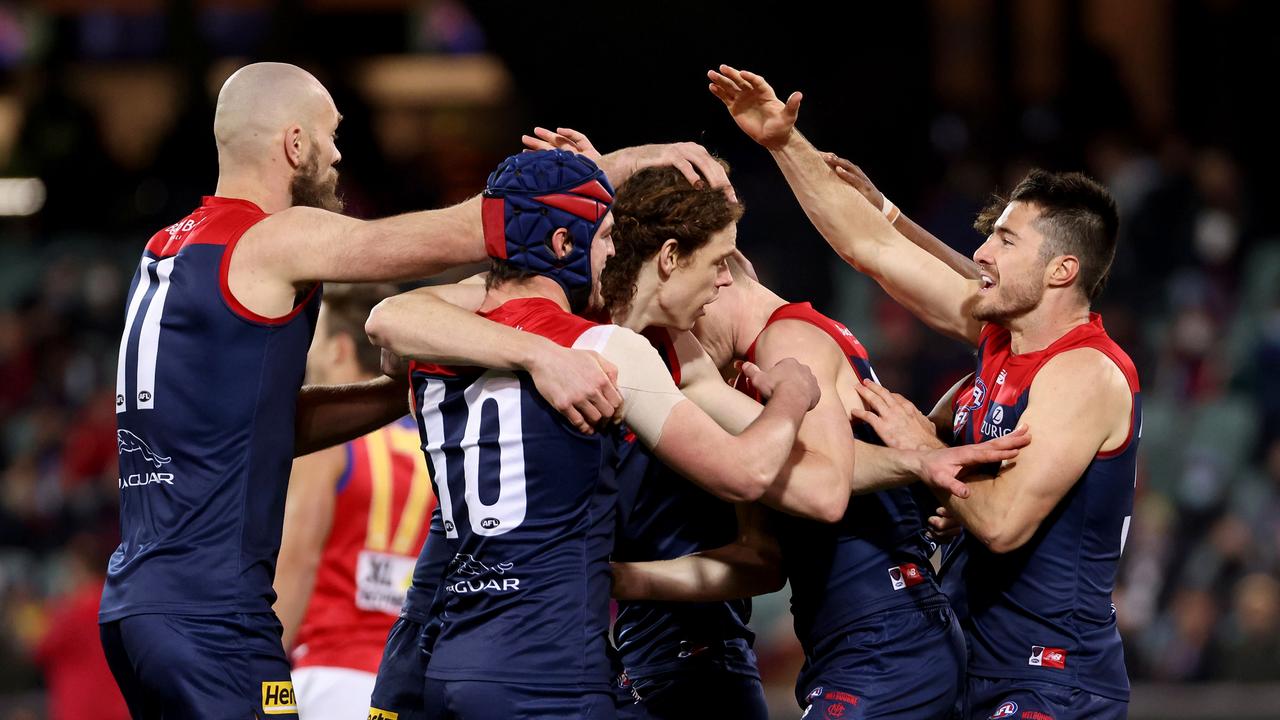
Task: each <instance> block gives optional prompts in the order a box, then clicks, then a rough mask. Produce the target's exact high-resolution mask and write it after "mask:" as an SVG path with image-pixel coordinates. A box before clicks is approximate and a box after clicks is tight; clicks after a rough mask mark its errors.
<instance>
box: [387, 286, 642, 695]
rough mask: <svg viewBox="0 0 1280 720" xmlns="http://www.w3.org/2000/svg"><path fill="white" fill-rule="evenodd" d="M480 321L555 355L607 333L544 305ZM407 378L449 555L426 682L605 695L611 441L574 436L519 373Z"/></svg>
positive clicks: (436, 536) (428, 373) (455, 372)
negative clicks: (555, 350)
mask: <svg viewBox="0 0 1280 720" xmlns="http://www.w3.org/2000/svg"><path fill="white" fill-rule="evenodd" d="M486 315H487V317H488V318H489V319H490V320H493V321H495V322H499V323H502V324H504V325H509V326H512V327H516V328H519V329H522V330H524V331H526V332H532V333H535V334H538V335H543V336H545V337H547V338H550V339H551V340H554V341H556V342H558V343H560V344H562V345H565V346H571V345H574V344H575V343H576V344H579V345H591V344H594V343H597V342H599V343H601V344H603V342H604V340H605V339H606V338H607V337H608V334H609V333H611V332H612V331H614V330H616V329H617V328H616V327H614V326H608V325H595V324H593V323H591V322H588V321H586V320H583V319H582V318H579V317H576V316H574V315H571V314H569V313H568V312H565V311H564V310H562V309H561V308H560V307H559V306H557V305H556V304H555V303H554V302H551V301H550V300H546V299H543V298H528V299H520V300H512V301H510V302H507V303H505V304H503V305H502V306H500V307H498V308H497V309H495V310H493V311H492V312H489V313H487V314H486ZM410 376H411V380H412V384H413V400H414V409H415V414H416V417H417V419H418V425H419V429H420V431H421V435H422V446H423V449H424V451H425V452H426V456H427V462H428V463H429V464H430V466H431V479H432V484H433V485H434V486H435V490H436V497H437V498H438V501H439V502H438V507H439V508H440V515H441V520H442V530H443V532H433V533H432V534H431V536H430V540H429V541H428V542H427V547H428V549H429V552H431V551H432V549H433V548H434V546H435V544H436V542H437V541H440V540H443V541H444V542H445V543H446V544H447V547H448V556H449V562H448V565H447V567H446V568H445V574H444V578H443V580H442V583H441V586H440V588H439V591H438V593H437V594H438V595H439V597H440V600H441V601H440V603H439V618H440V624H441V629H440V634H439V637H438V638H437V639H436V641H435V645H434V647H433V648H432V652H431V661H430V664H429V665H428V668H427V675H428V677H431V678H434V679H438V680H480V681H499V682H510V681H513V680H514V679H519V681H520V682H524V683H529V684H536V685H556V686H573V687H577V688H582V689H595V688H598V689H600V690H608V688H609V682H610V667H609V661H608V658H607V656H606V648H607V644H608V637H607V633H608V628H609V588H610V582H611V575H610V571H609V552H610V550H611V549H612V547H613V535H614V523H615V518H614V513H615V504H616V502H617V485H616V477H615V471H616V464H617V456H618V452H619V444H620V443H621V440H620V438H619V437H618V433H616V432H611V433H608V434H593V435H583V434H581V433H579V432H578V431H577V430H575V429H574V428H573V427H572V426H571V425H569V423H568V422H567V421H566V420H565V419H564V418H563V417H562V416H561V415H560V413H558V412H557V411H556V410H555V409H554V408H553V407H551V406H550V405H549V404H548V403H547V402H546V401H545V400H544V399H543V398H542V397H541V396H540V395H539V394H538V392H537V389H536V388H535V387H534V384H533V381H532V380H531V379H530V378H529V376H528V375H527V374H524V373H512V372H503V371H496V370H482V369H479V368H461V367H453V368H450V367H441V366H436V365H425V364H420V363H415V364H414V365H413V366H412V369H411V371H410Z"/></svg>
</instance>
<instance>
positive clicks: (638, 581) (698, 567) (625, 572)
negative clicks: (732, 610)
mask: <svg viewBox="0 0 1280 720" xmlns="http://www.w3.org/2000/svg"><path fill="white" fill-rule="evenodd" d="M783 580H784V579H783V578H782V577H781V568H780V567H779V565H778V564H777V562H776V560H775V559H774V558H772V557H769V556H767V555H766V554H764V553H762V552H761V551H760V550H758V549H756V548H753V547H751V546H748V545H743V544H739V543H735V544H733V545H727V546H725V547H722V548H716V549H714V550H707V551H705V552H701V553H697V554H695V555H687V556H685V557H681V558H675V559H674V560H655V561H651V562H640V563H614V564H613V596H614V597H615V598H617V599H619V600H658V601H668V602H719V601H725V600H737V599H739V598H749V597H753V596H755V595H763V594H765V593H769V592H773V591H775V590H777V589H778V588H779V587H781V586H782V583H783Z"/></svg>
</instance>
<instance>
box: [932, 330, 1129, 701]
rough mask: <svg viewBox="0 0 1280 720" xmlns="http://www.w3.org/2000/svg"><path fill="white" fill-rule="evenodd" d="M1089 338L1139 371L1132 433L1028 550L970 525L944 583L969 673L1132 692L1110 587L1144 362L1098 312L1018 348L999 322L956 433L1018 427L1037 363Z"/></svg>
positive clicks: (1091, 468)
mask: <svg viewBox="0 0 1280 720" xmlns="http://www.w3.org/2000/svg"><path fill="white" fill-rule="evenodd" d="M1079 348H1093V349H1094V350H1097V351H1098V352H1100V353H1102V354H1103V355H1105V356H1107V357H1108V358H1109V359H1110V360H1111V361H1112V362H1114V363H1115V364H1116V366H1117V367H1119V368H1120V370H1121V372H1123V373H1124V376H1125V378H1126V379H1127V380H1128V382H1129V388H1130V390H1131V391H1132V393H1133V417H1132V419H1131V422H1130V427H1129V439H1128V440H1127V441H1126V442H1125V443H1124V444H1123V445H1121V446H1120V447H1118V448H1116V449H1115V450H1113V451H1110V452H1106V453H1099V454H1098V455H1097V456H1096V457H1095V458H1094V459H1093V461H1092V462H1091V463H1090V464H1089V465H1088V467H1086V468H1085V471H1084V474H1083V475H1081V476H1080V479H1079V480H1078V481H1076V484H1075V485H1074V486H1073V487H1072V488H1071V490H1070V491H1068V492H1067V494H1066V496H1065V497H1063V498H1062V500H1060V501H1059V502H1058V505H1057V507H1055V508H1054V509H1053V511H1052V512H1051V513H1050V514H1049V516H1048V517H1046V518H1045V519H1044V522H1043V523H1041V525H1040V527H1039V529H1038V530H1036V533H1035V535H1033V536H1032V538H1031V540H1029V541H1028V542H1027V543H1026V544H1025V545H1023V546H1022V547H1020V548H1018V549H1017V550H1014V551H1013V552H1010V553H1006V554H1003V555H999V554H996V553H993V552H991V551H990V550H988V549H987V548H986V546H984V545H983V544H982V543H980V542H978V540H977V539H975V538H974V537H972V536H968V535H966V536H963V537H962V538H961V539H959V540H957V541H956V542H954V543H953V544H952V545H951V547H949V548H948V552H947V554H946V557H945V559H944V561H943V587H944V589H945V590H946V592H947V594H948V595H949V596H950V597H951V598H952V602H953V605H954V606H955V607H956V610H957V613H958V614H959V615H960V617H961V623H962V625H963V627H964V630H965V636H966V637H967V638H968V641H969V648H970V660H969V674H970V675H972V676H978V677H984V678H992V679H1000V680H1017V679H1031V680H1038V681H1045V682H1052V683H1057V684H1060V685H1065V686H1069V687H1074V688H1079V689H1081V690H1084V691H1085V692H1089V693H1093V694H1096V695H1101V696H1103V697H1107V698H1113V699H1116V700H1127V699H1128V697H1129V680H1128V676H1127V674H1126V673H1125V665H1124V651H1123V648H1122V647H1121V645H1120V633H1119V631H1118V630H1117V629H1116V615H1115V605H1113V604H1112V601H1111V593H1112V590H1113V588H1114V587H1115V580H1116V568H1117V565H1118V564H1119V562H1120V553H1121V551H1122V550H1123V549H1124V541H1125V537H1126V536H1127V535H1128V532H1129V519H1130V516H1131V515H1132V512H1133V497H1134V490H1135V485H1136V482H1137V455H1138V439H1139V437H1140V436H1141V427H1142V405H1141V398H1140V395H1139V388H1138V373H1137V370H1135V369H1134V366H1133V362H1132V361H1131V360H1130V359H1129V356H1128V355H1126V354H1125V352H1124V351H1123V350H1121V349H1120V346H1118V345H1116V343H1115V342H1113V341H1112V340H1111V338H1110V337H1108V336H1107V333H1106V330H1105V329H1103V327H1102V319H1101V318H1100V317H1099V316H1098V315H1097V314H1096V313H1095V314H1092V315H1090V319H1089V322H1088V323H1085V324H1083V325H1080V326H1078V327H1076V328H1073V329H1072V330H1071V331H1070V332H1068V333H1067V334H1066V335H1064V336H1063V337H1061V338H1059V339H1058V340H1057V341H1056V342H1054V343H1053V344H1051V345H1050V346H1049V347H1047V348H1044V349H1043V350H1039V351H1036V352H1030V353H1022V354H1019V355H1015V354H1013V353H1012V351H1011V349H1010V335H1009V331H1008V330H1006V329H1004V328H1002V327H999V326H997V325H994V324H988V325H987V326H986V327H985V328H983V330H982V334H981V337H980V340H979V345H978V371H977V374H976V375H975V376H974V379H973V380H972V381H971V382H970V383H969V385H968V386H967V387H965V388H961V390H960V391H959V392H957V394H956V401H955V408H954V409H955V427H954V430H955V442H956V443H977V442H982V441H984V440H989V439H991V438H994V437H999V436H1002V435H1005V434H1007V433H1009V432H1011V431H1013V430H1014V429H1015V428H1016V427H1017V426H1018V420H1019V418H1020V417H1021V416H1022V413H1023V411H1024V410H1025V409H1026V407H1027V401H1028V398H1029V395H1030V392H1031V383H1032V381H1033V380H1034V379H1035V376H1036V373H1037V372H1039V370H1040V368H1042V367H1044V365H1045V363H1047V362H1048V361H1049V360H1050V359H1052V358H1053V357H1054V356H1055V355H1057V354H1059V353H1063V352H1066V351H1068V350H1075V349H1079Z"/></svg>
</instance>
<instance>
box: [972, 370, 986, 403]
mask: <svg viewBox="0 0 1280 720" xmlns="http://www.w3.org/2000/svg"><path fill="white" fill-rule="evenodd" d="M986 399H987V384H986V383H984V382H982V378H977V379H976V380H974V383H973V394H971V395H970V396H969V409H970V410H977V409H978V408H980V407H982V403H983V402H985V401H986Z"/></svg>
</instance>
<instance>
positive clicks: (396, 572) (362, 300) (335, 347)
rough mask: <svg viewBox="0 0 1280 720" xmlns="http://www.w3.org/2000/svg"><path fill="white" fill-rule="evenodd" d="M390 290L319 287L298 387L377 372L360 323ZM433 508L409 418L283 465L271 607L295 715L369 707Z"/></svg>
mask: <svg viewBox="0 0 1280 720" xmlns="http://www.w3.org/2000/svg"><path fill="white" fill-rule="evenodd" d="M394 292H395V288H394V287H392V286H379V285H332V286H328V287H326V288H325V294H324V300H323V301H322V303H321V306H320V316H319V318H318V319H317V320H316V333H315V338H314V339H313V340H312V343H311V349H310V351H309V352H308V353H307V382H308V383H314V384H322V385H341V384H346V383H353V382H363V381H367V380H371V379H373V378H376V377H378V376H380V375H381V374H382V369H381V357H380V352H379V350H378V348H377V347H375V346H373V345H370V344H369V341H368V338H367V337H365V334H364V321H365V319H366V318H368V317H369V311H370V310H372V309H373V306H374V305H376V304H377V303H378V301H380V300H382V299H383V298H385V297H387V296H389V295H391V294H393V293H394ZM406 408H407V405H406ZM434 500H435V498H434V496H433V495H432V493H431V477H430V475H429V474H428V473H427V465H426V461H425V460H423V458H422V453H421V452H420V451H419V449H418V433H417V428H416V427H415V426H414V424H413V422H412V420H411V419H410V418H408V417H405V418H401V419H399V420H396V421H395V422H393V423H391V424H390V425H387V426H386V427H383V428H379V429H377V430H374V431H373V432H371V433H369V434H368V435H365V436H363V437H360V438H357V439H355V440H352V441H350V442H347V443H345V444H343V445H336V446H334V447H330V448H326V449H324V450H320V451H317V452H314V453H311V454H310V455H304V456H302V457H300V458H297V459H296V460H294V461H293V471H292V473H291V475H290V478H289V495H288V499H287V500H286V501H285V516H284V533H283V537H282V539H281V542H280V557H279V563H278V567H277V569H276V579H275V590H276V596H277V597H276V604H275V611H276V616H277V617H279V619H280V624H281V625H283V626H284V635H283V643H284V647H285V648H286V650H289V651H290V656H291V660H292V661H293V673H292V674H293V684H294V690H295V691H296V695H297V703H298V712H299V714H300V715H301V716H302V717H303V718H308V719H310V720H324V719H325V718H335V719H339V718H352V717H357V716H359V715H360V714H361V713H363V712H364V711H365V710H366V709H367V708H368V707H369V695H370V693H371V692H372V690H373V679H374V674H375V673H376V672H377V670H378V661H379V659H380V658H381V657H382V647H383V644H384V643H385V642H386V639H387V631H388V630H390V629H391V624H392V622H393V621H394V620H395V618H396V615H397V614H398V613H399V611H400V605H401V604H402V603H403V602H404V591H405V588H407V587H408V585H409V580H410V577H411V576H412V573H413V566H414V563H415V561H416V560H417V558H418V554H419V553H420V552H421V550H422V544H423V542H424V541H425V540H426V536H427V526H428V523H429V521H430V516H431V509H432V506H433V505H434V504H435V503H434Z"/></svg>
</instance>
